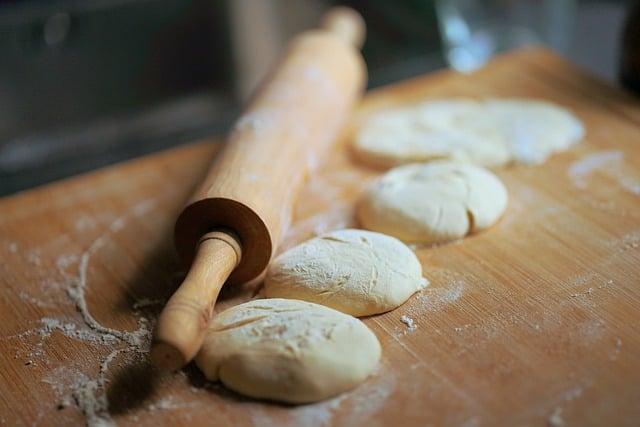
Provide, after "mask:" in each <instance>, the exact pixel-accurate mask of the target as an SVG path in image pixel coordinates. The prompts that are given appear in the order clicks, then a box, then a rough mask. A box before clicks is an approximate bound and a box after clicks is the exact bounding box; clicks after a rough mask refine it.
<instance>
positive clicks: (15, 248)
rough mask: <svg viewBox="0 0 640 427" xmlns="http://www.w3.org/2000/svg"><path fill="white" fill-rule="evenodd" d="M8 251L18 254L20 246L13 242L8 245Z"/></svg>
mask: <svg viewBox="0 0 640 427" xmlns="http://www.w3.org/2000/svg"><path fill="white" fill-rule="evenodd" d="M7 249H8V250H9V252H11V253H12V254H15V253H17V252H18V244H17V243H16V242H11V243H9V244H7Z"/></svg>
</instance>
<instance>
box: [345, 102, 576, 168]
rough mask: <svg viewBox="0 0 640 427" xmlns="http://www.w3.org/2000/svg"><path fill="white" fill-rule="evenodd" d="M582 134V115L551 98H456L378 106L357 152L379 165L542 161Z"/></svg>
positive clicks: (366, 123)
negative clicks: (378, 108)
mask: <svg viewBox="0 0 640 427" xmlns="http://www.w3.org/2000/svg"><path fill="white" fill-rule="evenodd" d="M583 135H584V129H583V126H582V124H581V123H580V121H579V120H578V119H577V118H575V117H574V116H573V115H572V114H571V113H570V112H569V111H568V110H566V109H564V108H561V107H559V106H557V105H555V104H552V103H550V102H545V101H540V100H531V99H519V98H505V99H491V98H490V99H487V100H474V99H467V98H452V99H442V100H431V101H425V102H422V103H419V104H416V105H409V106H404V107H397V108H392V109H387V110H383V111H379V112H377V113H374V114H373V115H371V116H370V117H369V118H368V119H366V120H365V121H364V122H363V124H362V125H361V126H360V129H359V131H358V133H357V135H356V138H355V140H354V142H353V150H354V152H355V155H356V157H357V158H358V159H359V160H361V161H363V162H365V163H368V164H371V165H373V166H377V167H385V168H386V167H394V166H398V165H402V164H407V163H418V162H428V161H432V160H439V159H440V160H441V159H447V160H456V161H463V162H469V163H473V164H476V165H479V166H485V167H498V166H502V165H505V164H507V163H510V162H514V161H515V162H520V163H526V164H536V163H541V162H543V161H544V160H546V159H547V157H549V156H550V155H551V154H553V153H555V152H557V151H562V150H566V149H568V148H569V147H570V146H571V145H573V144H574V143H576V142H577V141H579V140H580V139H581V138H582V137H583Z"/></svg>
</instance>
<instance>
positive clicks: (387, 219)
mask: <svg viewBox="0 0 640 427" xmlns="http://www.w3.org/2000/svg"><path fill="white" fill-rule="evenodd" d="M506 207H507V190H506V188H505V187H504V185H503V184H502V182H501V181H500V180H499V179H498V178H497V177H496V176H495V175H494V174H492V173H491V172H489V171H488V170H486V169H483V168H480V167H478V166H473V165H471V164H468V163H457V162H450V161H437V162H432V163H425V164H415V165H405V166H401V167H398V168H395V169H392V170H391V171H389V172H387V173H386V174H385V175H384V176H383V177H382V178H381V179H380V180H378V181H377V182H375V183H374V184H373V185H372V186H371V187H370V188H369V189H367V191H365V193H364V195H363V197H362V199H361V200H360V202H359V204H358V208H357V216H358V220H359V222H360V224H361V225H362V226H364V227H365V228H367V229H369V230H374V231H378V232H381V233H385V234H390V235H392V236H395V237H398V238H399V239H402V240H404V241H405V242H415V243H440V242H446V241H450V240H454V239H459V238H461V237H464V236H466V235H467V234H468V233H473V232H476V231H479V230H483V229H485V228H487V227H490V226H491V225H493V224H494V223H495V222H496V221H497V220H498V218H500V216H501V215H502V213H503V212H504V210H505V209H506Z"/></svg>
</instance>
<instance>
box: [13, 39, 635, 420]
mask: <svg viewBox="0 0 640 427" xmlns="http://www.w3.org/2000/svg"><path fill="white" fill-rule="evenodd" d="M457 95H463V96H521V97H533V98H542V99H547V100H550V101H553V102H556V103H559V104H561V105H564V106H566V107H568V108H570V109H571V110H573V111H574V112H575V114H577V116H578V117H579V118H580V119H581V120H582V121H583V122H584V123H585V126H586V131H587V136H586V139H585V140H584V141H583V142H582V143H580V144H579V145H577V146H576V147H575V148H573V149H571V150H570V151H569V152H566V153H562V154H558V155H555V156H553V157H552V158H551V159H549V160H548V161H547V162H546V163H545V164H543V165H540V166H535V167H532V166H518V165H514V166H510V167H507V168H504V169H502V170H499V171H498V174H499V175H500V177H501V178H502V179H503V180H504V182H505V184H506V186H507V188H508V190H509V195H510V205H509V208H508V210H507V212H506V214H505V216H504V218H503V219H502V220H501V222H500V223H499V224H498V225H496V226H495V227H493V228H492V229H490V230H488V231H486V232H484V233H481V234H477V235H474V236H471V237H469V238H467V239H464V240H463V241H459V242H455V243H451V244H447V245H441V246H438V247H424V248H422V247H421V248H416V251H417V254H418V256H419V258H420V260H421V262H422V263H423V266H424V272H425V275H426V277H427V278H428V279H429V280H430V281H431V285H430V286H429V287H428V288H427V289H425V290H424V291H422V292H421V293H419V294H417V295H415V296H414V297H413V298H411V299H410V300H409V301H408V302H407V303H406V304H405V305H403V306H402V307H400V308H398V309H397V310H395V311H392V312H390V313H386V314H383V315H379V316H373V317H370V318H367V319H365V322H366V324H367V325H369V326H370V327H371V328H372V329H373V331H374V332H375V333H376V335H377V336H378V338H379V339H380V342H381V344H382V348H383V357H382V360H383V361H382V365H381V367H380V369H379V372H377V374H376V375H375V376H374V377H372V378H371V379H370V380H368V381H367V382H366V383H364V384H363V385H362V386H360V387H359V388H357V389H356V390H354V391H352V392H349V393H346V394H344V395H342V396H340V397H338V398H335V399H332V400H329V401H325V402H321V403H317V404H312V405H304V406H297V407H296V406H283V405H277V404H272V403H264V402H259V401H254V400H251V399H244V398H242V397H240V396H238V395H236V394H235V393H232V392H229V391H227V390H225V389H224V388H223V387H222V386H220V385H217V384H210V383H207V382H206V381H204V379H203V377H202V375H201V374H200V373H199V372H198V370H197V368H195V367H193V366H189V367H187V368H186V369H184V370H183V371H181V372H179V373H177V374H174V375H166V374H161V373H159V372H157V371H155V370H153V369H152V368H151V367H150V366H149V364H148V363H147V361H146V351H147V350H148V345H149V335H150V332H149V331H150V330H151V329H152V327H153V321H154V319H155V317H156V316H157V314H158V311H159V309H160V307H161V303H162V302H163V301H164V300H165V299H166V298H167V297H168V296H169V295H170V293H171V292H172V290H173V289H174V288H175V287H176V286H177V284H178V283H179V281H180V279H181V274H182V273H181V272H180V267H179V265H178V262H177V257H176V255H175V253H174V250H173V248H172V242H171V234H172V228H173V221H174V219H175V217H176V215H177V213H178V212H179V210H180V209H181V207H182V205H183V203H184V201H185V200H186V198H187V197H188V195H189V193H190V191H191V188H192V187H193V185H194V184H195V183H196V182H197V181H198V179H199V178H200V177H201V176H202V175H203V174H204V172H205V168H206V166H207V164H208V163H209V161H210V159H211V158H212V156H214V154H215V152H216V148H217V145H216V144H213V143H212V141H205V142H201V143H197V144H192V145H190V146H186V147H181V148H177V149H174V150H171V151H167V152H164V153H161V154H158V155H154V156H151V157H147V158H144V159H141V160H136V161H132V162H129V163H126V164H122V165H116V166H114V167H110V168H107V169H104V170H101V171H98V172H95V173H92V174H89V175H84V176H80V177H77V178H74V179H70V180H66V181H62V182H59V183H55V184H52V185H49V186H46V187H42V188H39V189H35V190H33V191H29V192H26V193H22V194H18V195H16V196H13V197H9V198H5V199H3V200H0V259H1V260H2V262H1V263H0V283H1V284H2V287H1V288H0V349H1V351H0V363H1V365H0V366H1V369H0V390H1V392H0V424H2V425H11V426H13V425H74V424H82V423H85V422H87V423H90V424H98V423H101V422H102V423H104V422H109V421H111V422H114V423H116V424H118V425H123V426H126V425H150V426H155V425H255V426H287V425H323V426H324V425H343V426H353V425H366V426H378V425H379V426H383V425H402V426H411V425H416V426H427V425H433V426H441V425H459V426H485V425H486V426H493V425H509V426H544V425H549V426H554V427H558V426H587V425H616V426H622V425H629V426H631V425H638V423H639V421H638V420H639V419H640V209H639V208H640V102H638V100H636V99H633V98H632V97H631V96H629V95H625V94H624V93H622V92H620V91H617V90H615V89H613V88H610V87H608V86H606V85H604V84H603V83H601V82H599V81H597V80H596V79H594V78H592V77H590V76H588V75H586V74H585V73H583V72H582V71H580V70H578V69H576V68H575V67H574V66H572V65H570V64H568V63H566V62H564V61H562V60H560V59H559V58H558V57H556V56H554V55H552V54H550V53H548V52H546V51H544V50H528V51H521V52H517V53H514V54H511V55H508V56H505V57H502V58H499V59H497V60H496V61H494V62H493V63H491V64H490V65H489V66H487V67H485V68H484V69H483V70H481V71H478V72H476V73H473V74H470V75H459V74H454V73H451V72H442V73H437V74H433V75H430V76H425V77H421V78H418V79H415V80H411V81H407V82H404V83H401V84H397V85H393V86H390V87H386V88H383V89H380V90H376V91H375V92H372V93H370V94H369V95H368V96H367V97H366V99H365V101H364V102H363V104H362V105H361V107H360V108H359V110H358V111H357V114H356V116H355V118H354V120H353V124H354V125H355V124H357V123H358V121H359V120H361V119H362V117H364V116H365V115H366V114H368V113H370V112H371V111H374V110H376V109H378V108H382V107H384V106H389V105H395V104H400V103H407V102H415V101H419V100H422V99H425V98H429V97H450V96H457ZM350 133H351V131H350V130H348V131H347V132H346V133H345V137H344V138H343V139H342V142H340V143H339V144H338V145H337V147H336V149H335V150H334V152H333V153H332V155H331V156H330V158H329V159H328V160H327V162H326V163H325V164H324V165H323V166H322V167H321V168H320V171H319V172H318V174H317V175H316V176H315V177H314V178H313V179H312V180H311V181H310V182H309V184H308V185H307V187H306V188H305V190H304V192H303V194H302V195H301V197H300V199H299V203H298V205H297V208H296V209H295V212H294V218H295V222H294V224H293V228H292V229H291V230H290V232H289V233H288V234H287V236H286V238H285V242H284V247H287V246H290V245H292V244H294V243H295V242H299V241H301V240H304V239H306V238H308V237H311V236H313V235H314V234H316V233H321V232H323V231H326V230H330V229H334V228H342V227H346V226H353V225H354V222H353V216H352V214H353V203H354V200H355V199H356V197H357V195H358V193H359V192H360V191H361V190H362V188H363V187H364V185H365V184H366V183H367V181H368V180H370V179H371V178H372V177H374V176H376V175H377V174H378V173H379V172H376V171H373V170H369V169H367V168H365V167H362V166H359V165H357V164H356V163H354V162H353V161H352V160H351V159H350V157H349V154H348V151H347V150H346V149H345V144H344V142H345V141H348V140H349V135H350ZM258 290H259V289H258V288H257V287H256V286H239V287H234V288H228V289H226V290H225V291H224V295H223V302H222V303H221V304H220V306H219V307H220V308H221V309H222V308H224V307H226V306H229V305H231V304H236V303H238V302H239V301H243V300H246V299H248V298H251V297H252V296H255V294H256V293H257V292H258ZM403 315H406V316H409V317H411V318H412V319H413V320H414V321H415V324H416V326H417V328H416V329H415V330H413V331H411V330H409V329H408V328H407V327H406V325H404V324H403V323H401V322H400V317H401V316H403ZM345 357H348V355H345Z"/></svg>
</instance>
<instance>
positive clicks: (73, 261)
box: [7, 200, 157, 426]
mask: <svg viewBox="0 0 640 427" xmlns="http://www.w3.org/2000/svg"><path fill="white" fill-rule="evenodd" d="M154 206H155V201H154V200H145V201H142V202H140V203H138V204H136V205H134V206H132V207H131V208H130V209H129V210H128V211H127V212H126V213H125V214H123V215H121V216H119V217H117V218H115V219H114V220H113V221H112V222H111V223H110V224H109V226H108V227H107V229H106V230H105V231H104V232H103V233H102V234H101V235H99V236H98V237H97V238H96V239H95V240H94V241H93V242H92V243H91V244H90V245H89V246H88V248H87V249H86V250H85V251H84V252H82V253H81V254H80V255H79V256H77V255H75V254H71V255H69V254H67V255H60V256H59V257H58V258H57V259H56V261H55V264H56V266H57V267H58V270H59V272H60V274H61V275H62V276H63V278H64V280H65V283H64V284H60V283H57V282H50V281H47V282H45V283H43V285H42V289H43V291H44V292H46V293H48V292H51V291H60V290H62V289H64V290H65V291H66V295H67V298H68V299H69V300H70V301H71V303H72V304H73V305H74V306H75V308H76V310H77V311H78V313H79V314H80V323H78V321H77V320H75V321H74V320H71V319H61V318H56V317H43V318H42V319H41V320H40V325H39V326H38V327H35V328H33V329H30V330H26V331H23V332H21V333H19V334H16V335H14V336H12V337H7V339H11V338H22V337H27V336H33V335H35V336H38V337H39V338H40V341H39V342H38V343H37V344H36V345H35V346H32V350H31V351H30V353H29V355H28V356H29V357H33V356H41V355H43V341H42V340H43V339H46V338H47V337H49V336H50V335H51V334H52V333H53V332H58V333H61V334H63V335H64V336H66V337H69V338H71V339H74V340H78V341H82V342H88V343H91V344H95V345H101V346H111V347H113V346H116V345H118V344H120V345H121V346H120V347H118V348H112V349H111V352H110V353H109V354H108V355H107V356H105V357H104V358H103V359H102V360H101V361H100V364H99V368H98V373H97V375H96V376H95V377H90V376H89V375H87V374H86V373H84V372H81V371H80V370H75V369H67V368H64V369H63V370H62V371H61V370H60V369H57V370H54V372H53V373H52V374H50V375H48V376H46V377H45V378H43V381H44V382H46V383H48V384H51V386H52V388H53V389H54V392H55V393H56V395H57V396H58V397H59V398H60V399H61V401H60V404H59V405H60V406H61V407H64V406H69V405H71V404H73V405H75V406H77V407H78V408H79V409H80V410H81V411H82V413H83V414H84V416H85V418H86V422H87V425H89V426H108V425H113V420H112V419H111V416H110V414H109V411H108V409H109V402H108V400H107V394H106V392H105V387H106V384H107V381H108V380H107V376H108V372H109V366H110V364H111V363H112V362H113V361H114V360H115V358H116V357H117V356H118V355H120V354H123V353H124V354H134V355H136V354H137V355H140V354H144V353H147V352H148V350H149V346H150V341H151V327H152V325H151V324H150V321H149V319H147V318H145V317H143V316H142V315H141V314H140V312H138V311H135V310H137V309H138V308H140V307H144V306H148V305H152V304H156V303H157V301H155V300H144V301H139V302H138V305H137V307H135V308H134V313H135V314H136V319H137V323H138V327H137V329H135V330H133V331H123V330H118V329H113V328H110V327H107V326H105V325H103V324H101V323H100V322H98V320H96V319H95V318H94V317H93V315H92V314H91V312H90V310H89V307H88V306H87V301H86V289H87V287H88V284H89V266H90V263H91V258H92V257H93V256H94V255H95V254H96V253H97V252H98V251H99V250H100V249H101V248H103V247H104V246H105V245H107V243H108V242H109V241H110V238H111V237H112V236H113V235H114V234H116V233H118V232H120V231H121V230H123V229H124V228H125V227H126V225H127V223H128V221H129V220H130V219H131V218H134V217H139V216H143V215H145V214H146V213H147V212H149V211H150V210H151V209H153V208H154ZM83 227H84V225H83ZM76 228H78V227H76ZM80 228H82V227H80ZM89 228H90V227H89ZM16 250H17V246H16ZM31 253H32V254H33V253H36V252H34V251H32V252H31ZM37 255H38V259H39V254H37ZM32 257H33V255H32ZM31 262H32V263H34V262H36V261H34V260H31ZM37 264H38V265H39V264H40V261H37ZM74 266H77V267H76V271H75V273H69V270H71V269H73V267H74ZM20 296H21V298H23V299H24V300H28V301H29V302H33V303H35V304H37V305H40V306H42V304H41V302H39V301H36V299H35V298H32V297H31V296H30V295H29V294H24V295H23V294H22V293H21V294H20ZM32 299H33V300H34V301H31V300H32ZM29 363H32V361H28V362H27V364H29Z"/></svg>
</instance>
